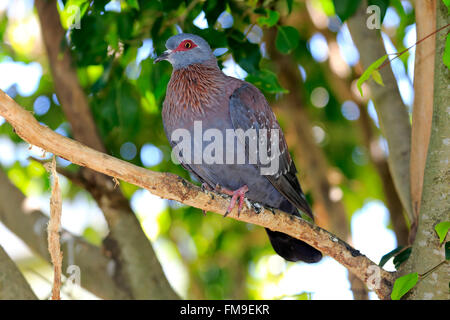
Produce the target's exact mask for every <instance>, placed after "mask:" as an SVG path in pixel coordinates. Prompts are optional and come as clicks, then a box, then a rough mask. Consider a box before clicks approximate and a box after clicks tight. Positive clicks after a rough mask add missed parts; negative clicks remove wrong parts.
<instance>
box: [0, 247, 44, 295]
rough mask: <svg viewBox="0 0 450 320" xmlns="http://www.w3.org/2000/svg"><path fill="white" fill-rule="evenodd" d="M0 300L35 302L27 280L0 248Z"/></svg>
mask: <svg viewBox="0 0 450 320" xmlns="http://www.w3.org/2000/svg"><path fill="white" fill-rule="evenodd" d="M0 300H37V297H36V295H35V294H34V292H33V290H32V289H31V287H30V285H29V284H28V282H27V280H25V278H24V276H23V275H22V273H21V272H20V270H19V269H18V268H17V266H16V264H15V263H14V261H12V260H11V258H10V257H9V256H8V254H7V253H6V252H5V250H3V248H2V247H1V246H0Z"/></svg>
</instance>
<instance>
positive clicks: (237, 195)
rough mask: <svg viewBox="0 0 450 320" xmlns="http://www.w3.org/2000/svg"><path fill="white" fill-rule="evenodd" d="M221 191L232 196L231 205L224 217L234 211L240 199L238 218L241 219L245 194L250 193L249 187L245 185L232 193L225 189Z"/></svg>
mask: <svg viewBox="0 0 450 320" xmlns="http://www.w3.org/2000/svg"><path fill="white" fill-rule="evenodd" d="M220 191H221V192H223V193H225V194H227V195H229V196H231V201H230V205H229V206H228V209H227V211H226V212H225V214H224V216H223V217H224V218H225V217H226V216H227V215H228V214H229V213H230V212H231V211H232V210H233V209H234V207H235V206H236V202H237V200H238V198H239V204H238V217H239V215H240V213H241V210H242V207H243V206H244V200H245V194H246V193H247V192H248V187H247V185H243V186H242V187H240V188H239V189H237V190H235V191H230V190H228V189H225V188H221V189H220Z"/></svg>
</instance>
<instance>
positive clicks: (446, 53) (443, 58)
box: [442, 0, 450, 69]
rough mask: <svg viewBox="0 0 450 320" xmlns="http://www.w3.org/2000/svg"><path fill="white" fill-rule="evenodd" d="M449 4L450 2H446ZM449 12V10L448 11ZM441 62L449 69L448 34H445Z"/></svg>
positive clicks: (449, 49) (449, 42)
mask: <svg viewBox="0 0 450 320" xmlns="http://www.w3.org/2000/svg"><path fill="white" fill-rule="evenodd" d="M448 1H449V2H450V0H448ZM449 11H450V9H449ZM442 61H443V62H444V64H445V65H446V66H447V68H449V69H450V33H449V34H447V40H446V41H445V49H444V55H443V56H442Z"/></svg>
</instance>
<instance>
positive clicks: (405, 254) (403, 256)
mask: <svg viewBox="0 0 450 320" xmlns="http://www.w3.org/2000/svg"><path fill="white" fill-rule="evenodd" d="M411 250H412V248H407V249H405V250H404V251H402V252H400V253H399V254H397V255H396V256H395V258H394V261H392V262H393V263H394V266H395V269H397V270H398V269H399V268H400V266H401V264H402V263H403V262H405V261H406V260H408V258H409V256H410V255H411Z"/></svg>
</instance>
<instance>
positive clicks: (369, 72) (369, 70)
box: [356, 54, 388, 97]
mask: <svg viewBox="0 0 450 320" xmlns="http://www.w3.org/2000/svg"><path fill="white" fill-rule="evenodd" d="M387 57H388V55H387V54H386V55H384V56H382V57H381V58H379V59H378V60H376V61H375V62H374V63H372V64H371V65H370V66H369V67H368V68H367V69H366V70H365V71H364V72H363V74H362V75H361V77H359V79H358V81H357V82H356V86H357V87H358V90H359V93H360V94H361V97H362V96H363V92H362V88H361V86H362V84H363V83H364V82H366V81H367V80H369V78H370V76H372V77H373V72H374V71H378V70H376V69H378V67H379V66H381V65H382V64H383V62H384V60H386V59H387ZM377 76H378V75H375V77H377ZM379 78H380V79H378V80H381V75H380V77H379ZM374 80H375V78H374ZM375 81H376V82H378V81H377V80H375ZM381 82H382V80H381Z"/></svg>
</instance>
